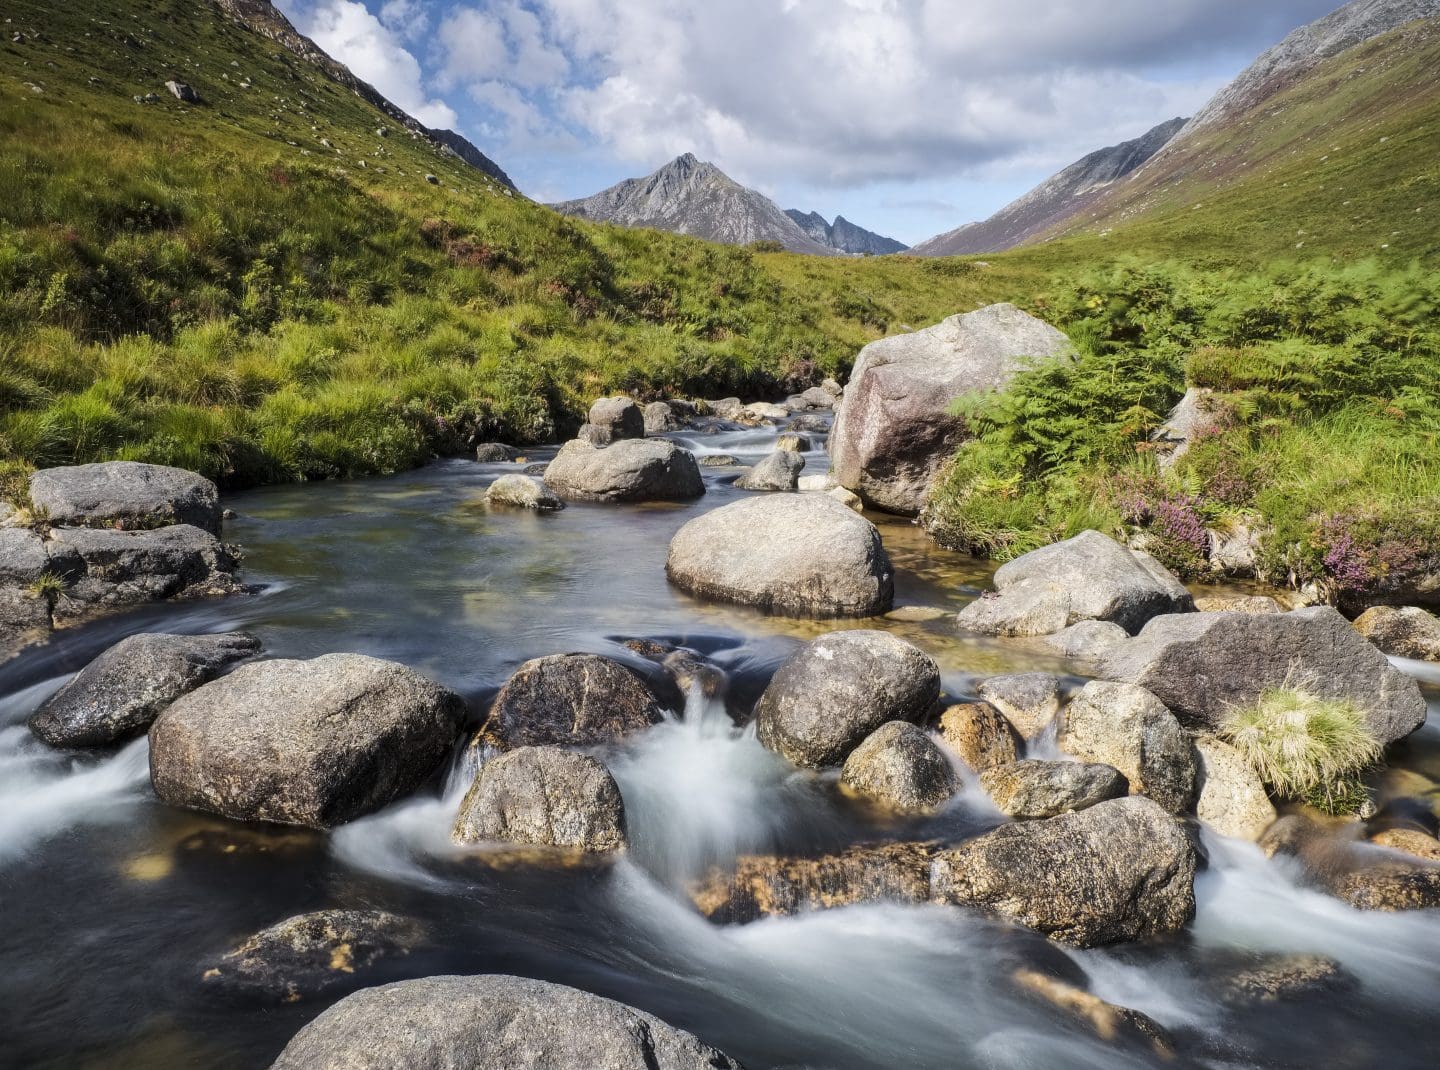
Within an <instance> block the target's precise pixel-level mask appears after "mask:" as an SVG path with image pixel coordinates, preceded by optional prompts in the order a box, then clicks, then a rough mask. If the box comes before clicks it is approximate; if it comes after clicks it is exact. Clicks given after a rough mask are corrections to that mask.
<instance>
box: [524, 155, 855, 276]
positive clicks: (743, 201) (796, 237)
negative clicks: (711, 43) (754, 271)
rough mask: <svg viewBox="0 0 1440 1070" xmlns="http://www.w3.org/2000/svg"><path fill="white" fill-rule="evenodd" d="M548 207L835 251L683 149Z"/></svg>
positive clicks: (631, 223)
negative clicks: (657, 164) (643, 171)
mask: <svg viewBox="0 0 1440 1070" xmlns="http://www.w3.org/2000/svg"><path fill="white" fill-rule="evenodd" d="M551 207H552V208H554V209H555V210H556V211H557V212H561V213H563V214H565V215H569V216H577V217H579V218H581V219H591V220H595V221H598V222H603V223H619V224H622V225H624V226H627V227H650V228H652V229H655V230H669V231H673V232H675V233H676V234H690V235H693V236H694V237H697V238H705V239H707V240H709V241H716V242H723V243H724V244H726V245H749V244H750V243H751V242H757V241H772V242H779V243H780V245H781V246H782V247H783V248H785V249H788V250H789V251H791V252H794V253H811V254H814V255H818V256H833V255H834V254H835V250H834V249H831V248H830V247H829V246H827V245H822V244H821V243H820V242H818V241H816V240H815V239H814V238H812V237H810V235H808V234H806V233H805V232H804V231H803V230H801V229H800V227H799V225H797V224H796V222H795V221H794V220H793V219H791V218H790V217H789V216H787V215H786V214H785V213H784V212H782V211H781V210H780V209H779V208H778V207H776V205H775V202H774V201H772V200H770V198H768V197H766V196H765V195H764V194H762V193H758V192H756V191H755V190H753V189H748V188H746V187H745V186H742V185H740V183H738V182H736V181H735V180H734V179H733V178H731V177H730V176H729V175H727V174H725V173H724V172H723V171H721V170H720V169H719V168H718V167H716V166H715V165H714V164H712V163H706V162H704V161H702V160H698V159H696V158H695V157H694V155H692V154H691V153H688V152H687V153H685V154H684V155H683V156H677V157H676V158H675V159H673V160H671V161H670V162H669V163H667V164H666V165H665V166H664V167H662V168H660V169H659V170H658V171H656V172H654V173H653V174H650V175H646V176H645V177H644V178H627V179H626V180H625V181H624V182H621V183H618V184H617V185H614V186H611V187H610V188H609V189H606V190H601V191H600V192H599V193H597V194H595V195H594V196H591V197H585V198H582V199H579V200H574V201H563V202H561V203H559V204H554V205H551Z"/></svg>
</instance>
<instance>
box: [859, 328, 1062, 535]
mask: <svg viewBox="0 0 1440 1070" xmlns="http://www.w3.org/2000/svg"><path fill="white" fill-rule="evenodd" d="M1069 345H1070V343H1069V341H1068V340H1067V339H1066V337H1065V336H1064V335H1063V334H1061V333H1060V332H1059V331H1057V330H1055V329H1054V328H1053V327H1050V326H1049V325H1047V324H1045V323H1043V322H1041V321H1040V320H1038V319H1036V318H1035V317H1033V316H1030V315H1028V314H1026V313H1024V312H1022V311H1020V309H1018V308H1016V307H1015V306H1013V305H991V306H989V307H988V308H982V309H980V310H979V311H977V312H971V313H968V314H966V315H960V316H951V317H950V318H949V319H947V320H945V321H944V322H942V323H939V324H936V325H935V326H933V327H929V328H926V329H925V330H921V331H914V332H911V333H909V334H898V335H892V336H891V337H889V338H882V339H880V340H879V341H877V342H871V343H870V344H869V345H867V346H866V347H865V348H864V349H862V350H861V351H860V355H859V356H858V357H857V358H856V360H855V368H854V371H853V372H852V373H851V376H850V383H849V385H848V386H847V387H846V389H845V394H844V398H843V400H842V401H841V402H840V405H839V407H838V409H837V414H836V417H835V428H834V431H833V432H832V434H831V437H830V455H831V458H832V462H831V463H832V465H833V467H834V470H835V477H836V479H837V480H839V482H840V485H841V486H843V487H847V488H849V489H850V490H852V491H854V492H856V493H857V494H859V495H860V497H861V498H862V499H863V500H864V501H865V503H866V504H867V505H870V506H873V507H875V508H877V509H883V510H885V511H887V512H892V513H901V514H904V515H907V516H913V515H915V514H916V513H918V512H919V511H920V509H921V507H922V506H923V505H924V504H925V498H926V496H927V494H928V493H929V490H930V486H931V484H932V483H933V482H934V481H935V478H936V476H937V475H938V474H939V472H940V469H941V468H942V467H943V466H944V464H945V463H946V462H947V461H949V460H950V458H951V457H953V456H954V454H955V449H956V447H957V446H958V445H959V444H960V442H961V441H962V440H963V439H964V438H965V437H966V427H965V421H964V420H963V419H962V418H961V417H958V416H955V415H953V414H952V413H951V406H952V405H953V403H954V401H955V399H956V398H958V397H960V396H961V395H962V394H969V393H972V392H974V391H992V390H997V389H1000V388H1002V387H1003V386H1004V385H1005V384H1007V383H1008V382H1009V381H1010V378H1011V377H1012V376H1013V375H1014V374H1015V372H1016V371H1018V370H1019V369H1020V367H1022V366H1023V364H1024V362H1025V360H1026V359H1027V358H1031V357H1049V356H1053V355H1056V354H1058V353H1061V352H1063V351H1065V350H1067V349H1068V348H1069Z"/></svg>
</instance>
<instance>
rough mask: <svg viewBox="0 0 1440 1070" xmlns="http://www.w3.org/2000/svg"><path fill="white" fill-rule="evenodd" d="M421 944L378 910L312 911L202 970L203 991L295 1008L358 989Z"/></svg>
mask: <svg viewBox="0 0 1440 1070" xmlns="http://www.w3.org/2000/svg"><path fill="white" fill-rule="evenodd" d="M425 939H426V934H425V928H424V926H422V925H421V924H420V923H419V922H417V921H413V920H411V919H410V918H402V917H400V916H398V915H396V914H388V913H385V912H384V911H379V910H318V911H315V912H314V913H312V914H300V915H298V916H296V917H293V918H286V919H285V920H284V921H282V922H279V923H277V924H275V925H272V926H270V927H269V928H268V929H262V930H261V931H260V932H258V933H256V934H255V935H254V936H251V937H250V938H249V939H247V940H246V941H245V942H244V943H242V944H240V945H239V946H238V947H236V948H234V949H233V950H231V951H228V952H226V953H225V954H224V955H222V956H221V957H220V958H218V959H216V960H215V961H214V962H212V963H211V964H210V965H209V966H208V967H206V968H205V970H204V972H203V974H202V975H201V978H202V980H203V982H204V984H205V986H206V987H207V988H214V989H217V990H219V991H223V992H226V993H229V994H233V995H239V996H245V997H249V998H252V999H259V1000H263V1001H267V1002H276V1003H297V1002H299V1001H301V1000H305V999H310V998H313V997H315V996H318V995H321V994H322V993H324V992H328V991H331V990H333V989H335V988H339V987H354V986H356V985H360V984H364V983H365V981H364V975H365V974H366V973H367V972H369V971H370V970H372V969H374V968H375V967H376V966H378V965H380V964H381V963H382V962H383V961H385V960H387V959H393V958H400V957H404V956H406V955H408V954H410V952H411V951H413V950H414V949H415V948H416V947H418V946H419V945H420V944H422V943H424V941H425Z"/></svg>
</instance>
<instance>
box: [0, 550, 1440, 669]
mask: <svg viewBox="0 0 1440 1070" xmlns="http://www.w3.org/2000/svg"><path fill="white" fill-rule="evenodd" d="M0 534H3V532H0ZM1355 629H1356V631H1358V632H1359V633H1360V634H1361V635H1363V636H1364V637H1365V638H1366V639H1369V640H1370V642H1372V643H1374V644H1375V645H1376V646H1377V647H1379V648H1380V651H1381V652H1382V653H1385V654H1389V655H1390V656H1391V657H1392V658H1414V659H1416V660H1417V661H1440V619H1437V618H1436V617H1435V615H1434V614H1432V613H1427V612H1426V611H1425V610H1423V609H1421V608H1419V607H1418V606H1404V607H1400V608H1397V607H1395V606H1372V607H1371V608H1370V609H1367V610H1366V611H1365V612H1364V613H1362V614H1360V616H1358V617H1356V618H1355Z"/></svg>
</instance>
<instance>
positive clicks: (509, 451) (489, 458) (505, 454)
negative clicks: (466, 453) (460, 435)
mask: <svg viewBox="0 0 1440 1070" xmlns="http://www.w3.org/2000/svg"><path fill="white" fill-rule="evenodd" d="M519 456H520V451H519V450H517V449H516V448H515V447H514V446H507V445H505V443H503V442H482V443H480V445H478V446H476V447H475V459H476V460H477V461H480V462H482V463H484V464H500V463H502V462H508V461H513V460H515V458H517V457H519Z"/></svg>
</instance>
